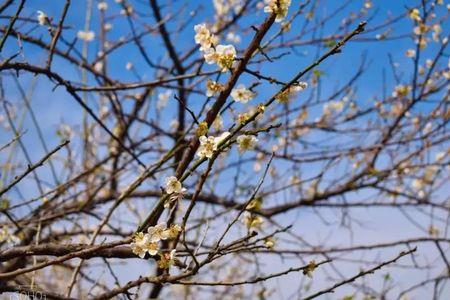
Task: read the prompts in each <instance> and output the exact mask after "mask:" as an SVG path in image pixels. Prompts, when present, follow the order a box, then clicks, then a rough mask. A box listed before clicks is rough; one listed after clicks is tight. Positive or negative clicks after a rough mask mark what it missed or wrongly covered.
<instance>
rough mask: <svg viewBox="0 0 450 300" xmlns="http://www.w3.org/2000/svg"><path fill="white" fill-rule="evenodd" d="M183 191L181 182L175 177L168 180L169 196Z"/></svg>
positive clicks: (167, 190)
mask: <svg viewBox="0 0 450 300" xmlns="http://www.w3.org/2000/svg"><path fill="white" fill-rule="evenodd" d="M182 189H183V186H182V184H181V182H180V181H179V180H178V179H177V178H176V177H175V176H170V177H167V178H166V193H167V194H173V193H180V192H181V190H182Z"/></svg>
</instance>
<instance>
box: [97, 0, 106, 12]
mask: <svg viewBox="0 0 450 300" xmlns="http://www.w3.org/2000/svg"><path fill="white" fill-rule="evenodd" d="M97 8H98V10H103V11H105V10H107V9H108V3H106V2H105V1H101V2H99V3H98V4H97Z"/></svg>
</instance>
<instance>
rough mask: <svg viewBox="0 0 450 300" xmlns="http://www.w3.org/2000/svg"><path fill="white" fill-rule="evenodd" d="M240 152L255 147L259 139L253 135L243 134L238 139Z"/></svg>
mask: <svg viewBox="0 0 450 300" xmlns="http://www.w3.org/2000/svg"><path fill="white" fill-rule="evenodd" d="M236 141H237V143H238V151H239V153H244V152H245V151H247V150H252V149H255V146H256V144H257V143H258V139H257V138H256V137H255V136H253V135H247V134H242V135H240V136H238V138H237V139H236Z"/></svg>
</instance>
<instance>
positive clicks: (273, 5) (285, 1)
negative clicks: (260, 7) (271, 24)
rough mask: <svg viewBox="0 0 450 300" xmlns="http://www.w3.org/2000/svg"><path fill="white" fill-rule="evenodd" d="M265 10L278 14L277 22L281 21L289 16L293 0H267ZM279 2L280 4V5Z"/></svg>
mask: <svg viewBox="0 0 450 300" xmlns="http://www.w3.org/2000/svg"><path fill="white" fill-rule="evenodd" d="M264 2H265V3H266V6H264V12H266V13H270V14H271V13H273V12H275V13H276V14H277V16H276V19H275V22H281V21H283V20H284V18H285V17H286V16H287V13H288V10H289V6H290V5H291V0H265V1H264ZM278 4H279V5H278Z"/></svg>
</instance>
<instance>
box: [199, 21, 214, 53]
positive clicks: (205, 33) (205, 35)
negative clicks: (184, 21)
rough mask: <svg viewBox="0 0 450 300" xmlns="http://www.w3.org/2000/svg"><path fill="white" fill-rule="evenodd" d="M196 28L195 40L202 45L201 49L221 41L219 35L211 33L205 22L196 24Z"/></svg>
mask: <svg viewBox="0 0 450 300" xmlns="http://www.w3.org/2000/svg"><path fill="white" fill-rule="evenodd" d="M194 30H195V36H194V40H195V43H196V44H199V45H200V51H206V50H207V49H209V48H211V47H212V46H215V45H217V44H218V43H219V40H218V39H217V37H215V36H214V35H213V34H211V32H210V31H209V29H208V28H207V27H206V24H205V23H203V24H197V25H195V26H194Z"/></svg>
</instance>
